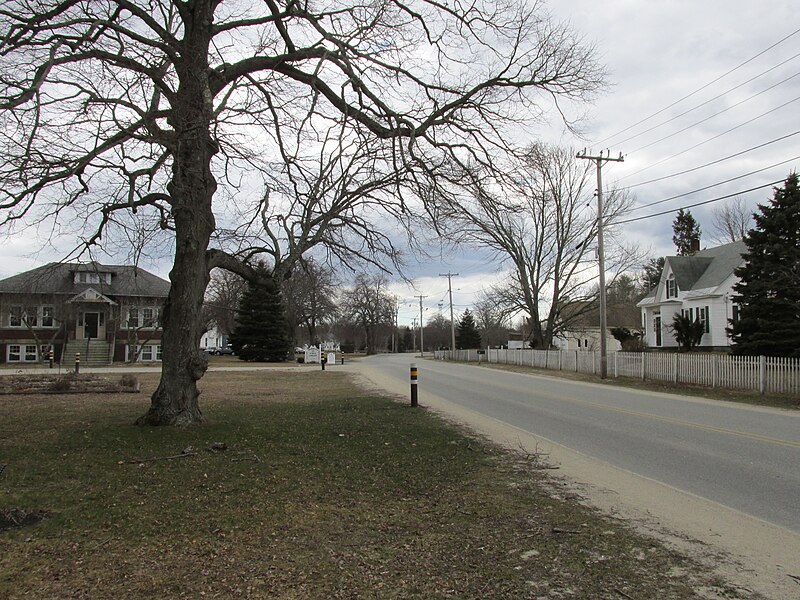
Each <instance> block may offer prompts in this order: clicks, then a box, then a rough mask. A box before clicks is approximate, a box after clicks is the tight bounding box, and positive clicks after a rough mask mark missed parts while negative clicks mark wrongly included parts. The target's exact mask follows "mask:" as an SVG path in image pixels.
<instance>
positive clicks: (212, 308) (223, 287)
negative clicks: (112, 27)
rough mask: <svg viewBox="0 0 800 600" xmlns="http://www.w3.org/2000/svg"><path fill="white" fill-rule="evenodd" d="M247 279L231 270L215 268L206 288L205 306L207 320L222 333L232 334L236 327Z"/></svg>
mask: <svg viewBox="0 0 800 600" xmlns="http://www.w3.org/2000/svg"><path fill="white" fill-rule="evenodd" d="M245 290H247V281H246V280H245V279H243V278H242V277H240V276H239V275H237V274H236V273H233V272H231V271H224V270H222V269H215V270H214V271H212V272H211V280H210V281H209V283H208V288H207V289H206V301H205V305H204V306H203V309H204V314H205V315H206V319H205V320H206V322H207V323H208V325H210V326H215V327H216V328H217V331H219V333H220V334H222V335H226V336H230V335H231V333H233V330H234V329H235V328H236V310H237V309H238V308H239V303H240V302H241V300H242V296H243V295H244V292H245Z"/></svg>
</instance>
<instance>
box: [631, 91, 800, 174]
mask: <svg viewBox="0 0 800 600" xmlns="http://www.w3.org/2000/svg"><path fill="white" fill-rule="evenodd" d="M798 100H800V96H797V97H795V98H792V99H791V100H789V101H788V102H784V103H783V104H781V105H780V106H776V107H775V108H773V109H770V110H768V111H767V112H764V113H761V114H760V115H758V116H756V117H753V118H752V119H749V120H747V121H745V122H744V123H740V124H739V125H736V126H735V127H731V128H730V129H727V130H726V131H723V132H722V133H718V134H717V135H715V136H713V137H710V138H708V139H706V140H704V141H702V142H700V143H698V144H695V145H694V146H691V147H689V148H686V149H685V150H681V151H680V152H677V153H675V154H673V155H672V156H668V157H666V158H663V159H661V160H659V161H657V162H654V163H653V164H651V165H648V166H646V167H644V168H642V169H639V170H638V171H634V172H633V173H628V174H627V175H624V176H622V177H620V180H622V179H627V178H628V177H633V176H634V175H638V174H639V173H642V172H644V171H647V170H649V169H652V168H653V167H655V166H657V165H660V164H662V163H665V162H667V161H668V160H672V159H673V158H676V157H678V156H681V155H682V154H686V153H687V152H689V151H691V150H694V149H695V148H699V147H700V146H702V145H704V144H707V143H708V142H711V141H714V140H716V139H718V138H721V137H722V136H723V135H727V134H729V133H730V132H732V131H736V130H737V129H740V128H741V127H744V126H745V125H749V124H750V123H752V122H754V121H757V120H758V119H760V118H762V117H766V116H767V115H769V114H772V113H774V112H775V111H777V110H780V109H782V108H784V107H786V106H788V105H790V104H791V103H792V102H797V101H798Z"/></svg>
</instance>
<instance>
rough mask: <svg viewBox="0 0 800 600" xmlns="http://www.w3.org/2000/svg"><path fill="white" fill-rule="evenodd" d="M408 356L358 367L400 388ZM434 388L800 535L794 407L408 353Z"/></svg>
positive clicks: (799, 434)
mask: <svg viewBox="0 0 800 600" xmlns="http://www.w3.org/2000/svg"><path fill="white" fill-rule="evenodd" d="M411 360H413V359H411V358H410V357H409V356H407V355H406V356H402V355H393V356H392V355H385V356H381V357H376V358H374V359H371V360H370V361H367V362H366V363H364V364H365V366H367V365H368V368H369V369H371V370H374V371H377V372H380V374H381V376H382V377H383V378H391V379H392V380H395V381H397V382H398V383H404V384H405V386H406V387H407V386H408V367H409V363H410V362H411ZM417 364H418V366H419V369H420V374H419V398H420V403H421V404H423V405H424V404H425V395H426V393H428V394H435V395H436V396H439V397H442V398H445V399H446V400H449V401H450V402H453V403H456V404H458V405H460V406H463V407H466V408H468V409H471V410H474V411H478V412H481V413H482V414H484V415H487V416H489V417H492V418H494V419H497V420H499V421H502V422H505V423H508V424H511V425H513V426H515V427H517V428H520V429H523V430H525V431H528V432H530V433H532V434H534V435H540V436H542V437H544V438H547V439H549V440H552V441H554V442H557V443H559V444H561V445H563V446H566V447H567V448H571V449H573V450H577V451H579V452H581V453H583V454H586V455H588V456H591V457H594V458H598V459H601V460H603V461H606V462H608V463H610V464H612V465H614V466H616V467H620V468H623V469H626V470H629V471H631V472H633V473H635V474H638V475H642V476H645V477H648V478H651V479H654V480H656V481H659V482H662V483H665V484H667V485H670V486H672V487H674V488H677V489H679V490H683V491H686V492H689V493H692V494H695V495H698V496H700V497H702V498H706V499H709V500H713V501H715V502H718V503H720V504H723V505H725V506H728V507H730V508H733V509H736V510H739V511H742V512H744V513H747V514H749V515H752V516H755V517H757V518H760V519H763V520H765V521H767V522H770V523H773V524H775V525H778V526H779V527H784V528H787V529H789V530H791V531H794V532H795V533H800V504H798V498H800V413H798V412H790V411H783V410H779V409H768V408H759V407H751V406H745V405H739V404H734V403H726V402H717V401H708V400H702V399H698V398H691V397H684V396H671V395H667V394H658V393H649V392H642V391H636V390H627V389H624V388H618V387H609V386H601V385H595V384H587V383H579V382H570V381H564V380H561V379H555V378H547V377H536V376H531V375H523V374H516V373H508V372H504V371H497V370H492V369H484V368H477V367H475V366H469V365H463V364H452V363H444V362H438V361H432V360H418V361H417Z"/></svg>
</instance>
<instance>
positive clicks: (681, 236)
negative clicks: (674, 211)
mask: <svg viewBox="0 0 800 600" xmlns="http://www.w3.org/2000/svg"><path fill="white" fill-rule="evenodd" d="M672 233H673V234H674V235H673V236H672V241H673V242H674V243H675V248H676V249H677V251H678V256H689V255H690V254H691V253H692V241H693V240H697V242H698V243H699V242H700V225H698V224H697V221H695V220H694V217H693V216H692V213H691V211H688V210H687V211H686V212H684V211H683V209H680V210H679V211H678V216H676V217H675V220H674V221H673V222H672Z"/></svg>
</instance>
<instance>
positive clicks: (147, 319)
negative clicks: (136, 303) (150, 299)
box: [142, 308, 158, 327]
mask: <svg viewBox="0 0 800 600" xmlns="http://www.w3.org/2000/svg"><path fill="white" fill-rule="evenodd" d="M142 326H143V327H157V326H158V311H157V310H156V309H154V308H143V309H142Z"/></svg>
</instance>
